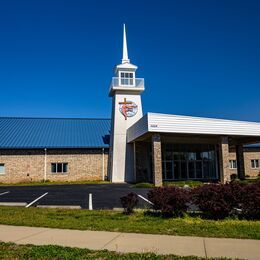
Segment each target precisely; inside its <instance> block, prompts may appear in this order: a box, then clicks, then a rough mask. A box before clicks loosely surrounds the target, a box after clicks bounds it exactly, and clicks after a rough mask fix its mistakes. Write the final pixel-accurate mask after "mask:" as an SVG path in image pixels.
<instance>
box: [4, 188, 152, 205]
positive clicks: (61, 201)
mask: <svg viewBox="0 0 260 260" xmlns="http://www.w3.org/2000/svg"><path fill="white" fill-rule="evenodd" d="M148 190H149V189H146V188H132V187H131V185H129V184H95V185H94V184H93V185H92V184H75V185H43V186H0V205H1V204H2V203H6V202H7V203H10V205H12V204H13V203H26V204H29V203H31V202H33V201H34V200H36V199H37V198H39V197H41V196H43V195H44V194H45V193H48V194H46V195H45V196H43V197H42V198H41V199H39V200H38V201H37V202H36V203H34V204H33V205H32V206H37V205H39V206H44V205H47V206H50V205H53V206H57V205H60V206H80V207H81V208H89V203H88V201H89V194H90V193H91V194H92V201H93V209H113V208H121V207H122V206H121V203H120V197H122V196H124V195H127V194H128V193H130V192H135V193H137V194H139V195H142V196H143V197H145V198H147V192H148ZM147 206H148V204H147V203H146V202H145V201H143V200H142V199H140V198H139V204H138V207H139V208H144V207H147Z"/></svg>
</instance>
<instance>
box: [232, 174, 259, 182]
mask: <svg viewBox="0 0 260 260" xmlns="http://www.w3.org/2000/svg"><path fill="white" fill-rule="evenodd" d="M236 181H238V182H241V183H244V184H251V183H258V182H260V177H259V176H258V177H256V178H252V179H245V180H236Z"/></svg>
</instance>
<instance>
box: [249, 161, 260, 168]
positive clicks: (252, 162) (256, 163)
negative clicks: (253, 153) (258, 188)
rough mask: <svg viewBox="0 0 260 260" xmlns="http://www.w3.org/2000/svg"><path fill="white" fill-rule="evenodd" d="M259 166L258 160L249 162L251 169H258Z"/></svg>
mask: <svg viewBox="0 0 260 260" xmlns="http://www.w3.org/2000/svg"><path fill="white" fill-rule="evenodd" d="M259 165H260V160H256V159H254V160H251V167H252V168H253V169H258V168H259Z"/></svg>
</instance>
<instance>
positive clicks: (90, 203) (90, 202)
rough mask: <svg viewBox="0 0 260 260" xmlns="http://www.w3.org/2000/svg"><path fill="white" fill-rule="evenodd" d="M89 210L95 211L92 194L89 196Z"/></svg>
mask: <svg viewBox="0 0 260 260" xmlns="http://www.w3.org/2000/svg"><path fill="white" fill-rule="evenodd" d="M88 209H89V210H93V204H92V193H89V196H88Z"/></svg>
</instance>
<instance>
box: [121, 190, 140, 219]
mask: <svg viewBox="0 0 260 260" xmlns="http://www.w3.org/2000/svg"><path fill="white" fill-rule="evenodd" d="M120 200H121V204H122V207H123V208H124V212H125V214H128V215H129V214H132V213H133V212H134V207H136V205H137V204H138V201H139V200H138V196H137V195H136V193H134V192H131V193H129V194H127V195H126V196H123V197H121V198H120Z"/></svg>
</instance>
